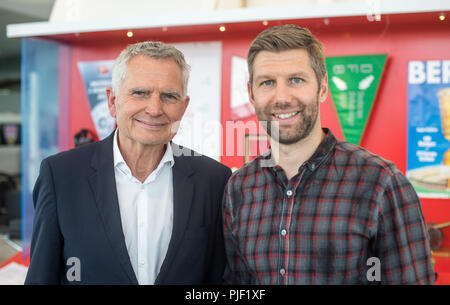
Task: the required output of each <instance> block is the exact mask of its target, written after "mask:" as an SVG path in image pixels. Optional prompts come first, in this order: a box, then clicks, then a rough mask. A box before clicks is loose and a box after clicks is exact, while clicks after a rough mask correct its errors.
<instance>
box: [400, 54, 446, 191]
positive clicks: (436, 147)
mask: <svg viewBox="0 0 450 305" xmlns="http://www.w3.org/2000/svg"><path fill="white" fill-rule="evenodd" d="M407 130H408V164H407V172H406V175H407V177H408V178H409V180H410V181H411V183H412V184H413V186H414V188H415V189H416V191H417V193H418V194H419V196H420V197H431V198H450V60H430V61H410V62H409V63H408V129H407Z"/></svg>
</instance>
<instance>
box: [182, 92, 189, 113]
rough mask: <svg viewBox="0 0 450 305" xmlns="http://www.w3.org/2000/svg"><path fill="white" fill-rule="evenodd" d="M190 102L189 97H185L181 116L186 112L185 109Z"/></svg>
mask: <svg viewBox="0 0 450 305" xmlns="http://www.w3.org/2000/svg"><path fill="white" fill-rule="evenodd" d="M190 101H191V98H190V97H189V96H186V98H185V99H184V110H183V114H184V112H185V111H186V109H187V107H188V105H189V102H190Z"/></svg>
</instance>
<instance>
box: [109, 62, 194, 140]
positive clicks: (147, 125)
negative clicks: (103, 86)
mask: <svg viewBox="0 0 450 305" xmlns="http://www.w3.org/2000/svg"><path fill="white" fill-rule="evenodd" d="M183 94H184V92H183V86H182V73H181V69H180V68H179V67H178V65H177V64H176V63H175V61H173V60H171V59H153V58H150V57H147V56H143V55H138V56H135V57H133V58H131V59H130V60H129V61H128V67H127V72H126V76H125V79H124V80H123V81H122V84H121V86H120V89H119V94H118V95H117V96H116V95H115V93H114V92H113V91H112V89H111V88H108V89H107V96H108V107H109V112H110V114H111V115H112V116H113V117H114V118H116V121H117V127H118V129H119V135H120V139H121V140H125V141H129V142H130V143H139V144H143V145H161V144H166V143H168V142H169V141H170V140H171V139H172V138H173V137H174V136H175V132H176V130H177V129H178V128H177V126H178V124H179V121H180V120H181V118H182V117H183V114H184V112H185V110H186V108H187V105H188V104H189V97H185V98H183Z"/></svg>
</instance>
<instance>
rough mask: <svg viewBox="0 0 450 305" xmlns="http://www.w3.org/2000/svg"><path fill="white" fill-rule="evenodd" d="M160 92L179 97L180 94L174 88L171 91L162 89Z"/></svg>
mask: <svg viewBox="0 0 450 305" xmlns="http://www.w3.org/2000/svg"><path fill="white" fill-rule="evenodd" d="M160 94H166V95H174V96H176V97H177V98H180V97H181V94H179V93H178V91H175V90H173V91H171V90H169V91H162V92H161V93H160Z"/></svg>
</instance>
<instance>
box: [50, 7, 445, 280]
mask: <svg viewBox="0 0 450 305" xmlns="http://www.w3.org/2000/svg"><path fill="white" fill-rule="evenodd" d="M447 15H449V14H447ZM437 16H438V14H437V13H423V14H401V15H388V16H382V19H381V21H379V22H377V21H373V22H369V21H368V20H367V18H366V17H365V16H360V17H339V18H328V19H323V18H322V19H311V20H305V19H303V20H288V21H286V20H284V21H270V22H269V24H268V26H273V25H277V24H286V23H294V24H298V25H301V26H306V27H308V28H309V29H310V30H311V31H312V32H313V34H315V35H316V36H317V37H318V38H319V40H320V41H322V43H323V44H324V46H325V53H326V56H341V55H359V54H376V53H386V54H388V59H387V64H386V67H385V72H384V75H383V77H382V80H381V83H380V86H379V91H378V95H377V97H376V100H375V103H374V106H373V108H372V113H371V115H370V117H369V120H368V123H367V127H366V130H365V133H364V135H363V138H362V141H361V146H363V147H364V148H366V149H368V150H370V151H371V152H373V153H375V154H378V155H381V156H382V157H384V158H386V159H389V160H391V161H393V162H394V163H395V164H396V165H397V167H398V168H399V169H400V170H401V171H402V172H403V173H405V171H406V161H407V159H406V158H407V93H408V92H407V69H408V62H409V61H411V60H423V61H425V60H444V59H450V58H449V55H450V52H449V50H450V27H449V21H448V18H447V19H446V20H444V21H441V20H439V19H438V17H437ZM226 27H227V29H226V31H225V32H219V30H218V28H219V25H203V26H192V27H179V28H169V29H165V30H161V29H140V30H135V31H134V36H133V37H132V38H127V37H126V35H125V33H126V31H114V32H96V33H81V34H79V35H78V36H74V35H61V36H60V37H56V38H57V39H59V40H63V41H67V42H68V43H69V44H70V45H71V47H72V53H71V57H72V59H71V85H72V86H71V92H70V99H71V123H70V126H71V127H70V134H71V136H72V137H73V135H74V134H75V133H76V132H77V131H78V130H79V129H80V128H82V127H84V128H88V129H91V130H95V128H94V125H93V122H92V120H91V117H90V110H89V106H88V101H87V96H86V93H85V90H84V86H83V83H82V80H81V76H80V73H79V71H78V68H77V62H78V61H93V60H105V59H114V58H115V57H117V55H118V53H119V52H120V50H122V49H123V48H124V47H125V46H126V45H127V44H129V43H134V42H137V41H143V40H161V41H164V42H167V43H181V42H196V41H197V42H198V41H221V42H222V47H223V50H222V93H221V96H222V105H221V121H222V126H225V122H226V121H228V120H229V119H230V76H231V73H230V72H231V71H230V69H231V57H232V56H233V55H237V56H240V57H246V54H247V49H248V46H249V45H250V42H251V41H252V39H253V38H254V37H255V36H256V35H257V34H258V33H259V32H260V31H262V30H263V29H265V28H266V27H267V26H264V25H263V24H262V23H261V22H251V23H235V24H229V25H226ZM52 38H53V39H54V38H55V37H52ZM321 117H322V125H323V126H325V127H328V128H330V129H331V130H332V131H333V133H334V134H335V136H336V137H338V138H342V136H343V135H342V131H341V128H340V125H339V122H338V117H337V114H336V110H335V108H334V105H333V102H332V100H331V96H330V95H329V97H328V99H327V101H326V102H325V103H324V104H322V106H321ZM247 120H256V117H251V118H248V119H247ZM223 137H224V140H226V138H225V132H224V133H223ZM236 141H241V143H242V142H243V139H237V140H236ZM224 143H225V142H224ZM221 161H222V162H223V163H224V164H226V165H228V166H229V167H237V168H239V167H241V166H242V165H243V164H244V158H243V157H242V156H234V157H233V156H223V157H222V159H221ZM422 207H423V211H424V215H425V218H426V222H435V223H442V222H446V221H450V199H428V198H425V199H422ZM444 233H445V235H446V236H447V237H446V240H445V241H444V244H443V246H445V247H447V248H450V238H449V236H450V228H447V229H445V231H444ZM444 269H446V271H445V272H449V273H450V264H449V265H447V266H446V267H445V268H444Z"/></svg>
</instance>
